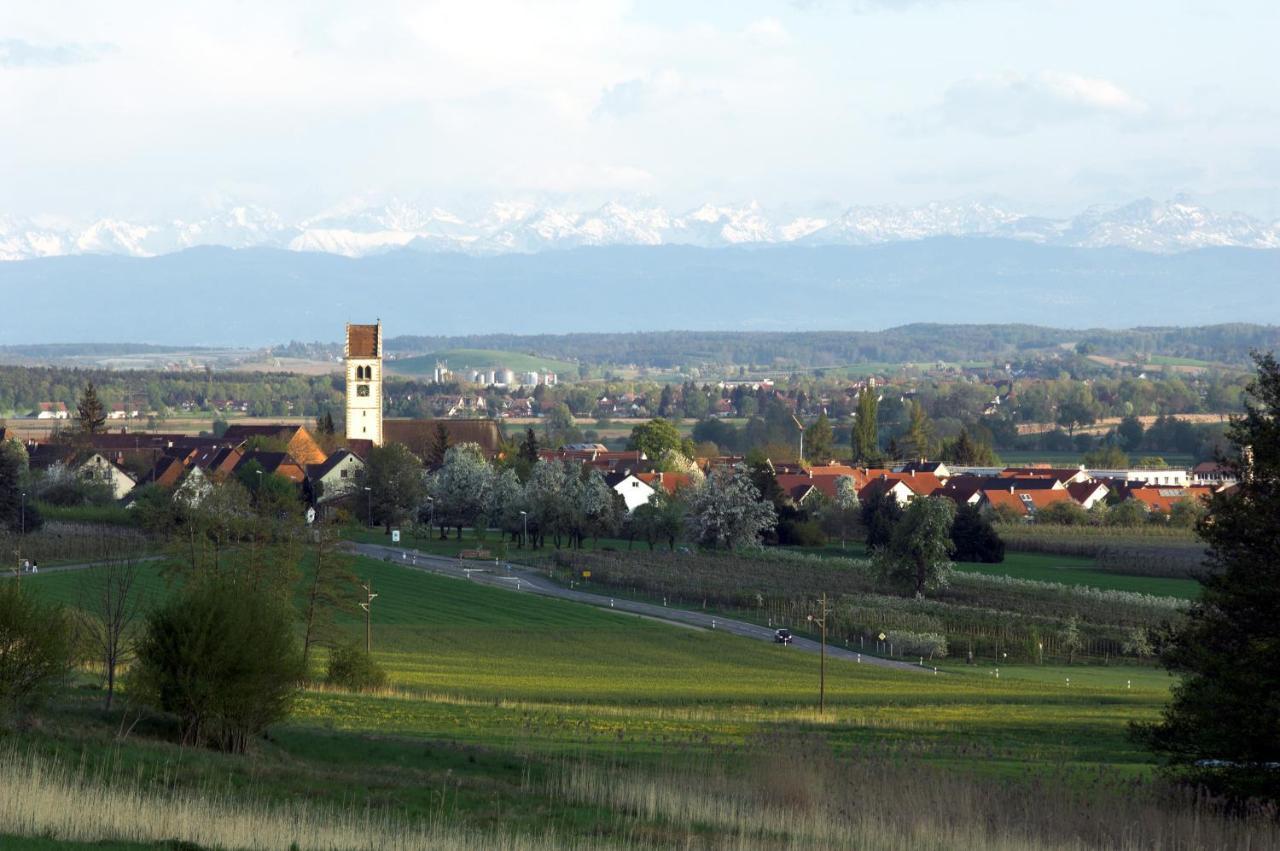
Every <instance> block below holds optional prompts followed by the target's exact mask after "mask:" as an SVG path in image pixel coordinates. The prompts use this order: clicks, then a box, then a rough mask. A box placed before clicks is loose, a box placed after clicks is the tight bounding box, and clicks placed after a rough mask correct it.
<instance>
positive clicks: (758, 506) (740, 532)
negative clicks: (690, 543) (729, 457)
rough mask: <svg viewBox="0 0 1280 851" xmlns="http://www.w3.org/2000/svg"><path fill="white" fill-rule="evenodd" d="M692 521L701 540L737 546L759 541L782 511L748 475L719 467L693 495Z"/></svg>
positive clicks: (691, 500) (730, 547)
mask: <svg viewBox="0 0 1280 851" xmlns="http://www.w3.org/2000/svg"><path fill="white" fill-rule="evenodd" d="M689 522H690V524H691V526H692V532H693V536H694V538H695V539H696V540H697V541H698V542H699V543H702V544H706V545H707V546H710V547H713V548H719V547H721V546H723V547H724V548H726V549H729V550H734V549H741V548H743V547H748V546H755V545H758V544H759V542H760V535H761V534H763V533H764V532H765V530H767V529H770V528H772V527H773V526H774V525H775V524H776V523H777V522H778V514H777V512H776V511H775V510H774V507H773V504H772V503H771V502H767V501H765V500H764V499H762V498H761V497H760V492H759V491H758V490H756V487H755V485H753V484H752V483H751V479H750V478H748V477H747V476H746V475H744V474H742V473H736V472H731V471H729V470H717V471H716V472H715V473H712V474H711V476H710V477H708V478H707V481H706V482H705V483H704V484H703V486H702V487H700V488H698V489H697V490H696V491H694V492H693V493H692V494H691V495H690V497H689Z"/></svg>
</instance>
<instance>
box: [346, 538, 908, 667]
mask: <svg viewBox="0 0 1280 851" xmlns="http://www.w3.org/2000/svg"><path fill="white" fill-rule="evenodd" d="M350 548H351V549H352V550H353V551H354V552H357V553H359V554H360V555H363V556H368V557H370V558H376V559H381V560H382V561H389V562H394V563H395V564H399V565H401V566H403V567H407V568H410V569H413V570H423V571H426V572H428V573H436V574H440V575H441V576H452V577H454V578H456V579H469V580H471V581H472V582H479V583H482V584H484V585H492V586H494V587H498V588H506V589H508V590H511V591H527V592H529V593H531V594H540V595H542V596H544V597H556V598H559V599H561V600H571V601H573V602H575V603H586V604H588V605H591V606H598V607H600V608H605V609H611V610H612V611H616V612H626V613H630V614H635V615H642V616H644V617H647V618H653V619H655V620H660V621H666V622H668V623H672V624H677V625H679V626H691V627H697V628H699V629H715V630H720V631H723V632H728V633H731V634H733V635H740V636H742V637H743V638H754V639H756V640H757V641H768V642H772V641H773V630H772V629H770V628H769V627H767V626H760V625H759V624H753V623H747V622H746V621H739V620H732V619H730V618H725V617H721V616H720V615H714V614H707V613H706V612H694V611H688V610H685V609H670V608H667V607H666V606H659V605H656V604H654V603H641V602H637V601H635V600H624V599H621V598H613V597H609V596H608V595H605V594H590V593H587V592H585V591H576V590H572V589H569V588H563V587H561V586H559V585H556V584H554V583H552V582H549V581H547V580H546V579H545V578H544V577H541V576H539V575H538V574H536V573H533V572H531V571H529V570H527V569H525V568H522V567H519V566H517V565H510V566H506V565H503V564H500V563H497V562H483V561H462V560H460V559H456V558H447V557H445V556H433V555H427V554H426V553H421V552H418V551H417V550H409V549H400V548H396V547H384V546H380V545H378V544H350ZM791 646H792V647H793V648H795V649H796V650H799V651H801V652H807V653H819V652H820V650H821V648H820V647H819V646H818V642H816V641H811V640H810V639H807V638H800V637H799V636H796V637H795V638H794V639H793V640H792V642H791ZM827 656H828V658H831V659H844V660H847V661H850V662H855V663H861V664H864V665H874V666H876V667H880V668H893V669H896V670H901V671H914V672H916V673H917V674H919V673H929V672H930V671H931V670H932V669H931V668H922V667H920V666H919V665H912V664H911V663H909V662H897V661H894V660H892V659H881V658H879V657H876V656H866V655H863V654H861V653H858V652H856V651H853V650H845V649H844V648H843V647H836V646H833V645H830V644H828V645H827Z"/></svg>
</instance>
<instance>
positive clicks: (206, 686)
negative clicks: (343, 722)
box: [129, 581, 303, 753]
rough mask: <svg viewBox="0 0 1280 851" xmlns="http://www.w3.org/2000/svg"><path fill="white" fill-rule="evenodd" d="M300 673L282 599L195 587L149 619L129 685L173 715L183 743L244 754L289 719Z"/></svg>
mask: <svg viewBox="0 0 1280 851" xmlns="http://www.w3.org/2000/svg"><path fill="white" fill-rule="evenodd" d="M302 675H303V668H302V653H301V651H300V649H299V647H298V640H297V637H296V635H295V632H294V621H293V613H292V612H291V611H290V609H289V607H288V606H287V605H286V603H285V602H284V601H283V600H282V599H280V598H279V597H276V596H274V595H267V594H252V593H245V591H244V589H242V588H238V587H237V586H236V585H234V584H231V583H227V582H222V581H212V582H197V583H193V584H192V585H190V586H189V587H188V588H187V589H186V590H185V591H184V592H183V593H182V594H180V595H179V596H177V597H175V598H174V599H172V600H171V601H169V602H168V603H166V604H165V605H163V606H161V607H160V608H158V609H156V610H154V611H153V612H152V613H151V614H150V615H149V616H148V618H147V622H146V629H145V632H144V635H143V637H142V639H141V641H140V642H139V644H138V650H137V662H136V663H135V665H134V667H133V669H132V671H131V672H130V679H129V688H130V692H131V694H136V695H137V697H138V699H139V700H140V701H141V702H142V703H144V704H145V705H147V706H150V707H152V708H153V709H156V710H158V711H161V712H167V713H171V714H173V715H175V716H176V717H177V719H178V723H179V728H180V731H181V740H182V743H183V744H184V745H200V744H205V743H208V744H211V745H213V746H215V747H217V748H219V749H220V750H225V751H231V752H234V753H243V752H244V751H245V750H247V749H248V746H249V742H250V740H251V739H252V738H253V737H255V736H257V735H260V734H261V733H262V732H263V731H264V730H265V729H266V728H267V726H268V725H270V724H273V723H275V722H276V721H280V720H282V719H284V718H285V717H287V716H288V714H289V710H290V708H291V707H292V705H293V700H294V697H295V696H296V694H297V690H298V683H299V681H300V680H301V679H302Z"/></svg>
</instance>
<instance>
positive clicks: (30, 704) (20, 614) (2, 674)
mask: <svg viewBox="0 0 1280 851" xmlns="http://www.w3.org/2000/svg"><path fill="white" fill-rule="evenodd" d="M71 645H72V642H71V629H70V624H69V623H68V621H67V619H66V617H65V616H64V614H63V612H62V610H61V609H60V608H57V607H54V606H50V605H47V604H44V603H41V602H39V601H37V600H35V599H33V598H32V597H31V596H30V595H29V594H26V593H24V591H23V589H22V586H21V585H20V584H19V583H18V582H16V581H10V582H4V583H0V719H2V720H6V721H8V720H13V719H15V718H21V717H22V716H24V715H26V714H27V713H29V712H31V711H33V710H36V709H38V708H39V707H40V706H41V705H42V704H43V703H44V702H45V700H47V699H48V697H49V694H50V692H51V691H52V690H53V689H55V688H56V687H57V686H58V684H59V683H61V682H62V680H63V678H64V677H65V676H66V674H67V672H68V671H69V670H70V667H71V654H72V646H71Z"/></svg>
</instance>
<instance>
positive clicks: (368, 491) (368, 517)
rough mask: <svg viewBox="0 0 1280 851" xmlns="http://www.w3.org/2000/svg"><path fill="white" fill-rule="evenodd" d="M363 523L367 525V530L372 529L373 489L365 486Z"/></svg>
mask: <svg viewBox="0 0 1280 851" xmlns="http://www.w3.org/2000/svg"><path fill="white" fill-rule="evenodd" d="M364 495H365V521H366V522H367V523H368V524H369V528H370V529H372V528H373V488H371V487H369V486H368V485H365V488H364Z"/></svg>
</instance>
